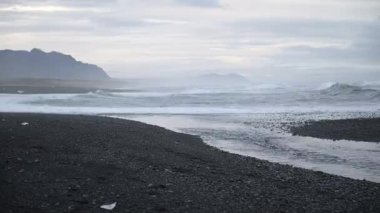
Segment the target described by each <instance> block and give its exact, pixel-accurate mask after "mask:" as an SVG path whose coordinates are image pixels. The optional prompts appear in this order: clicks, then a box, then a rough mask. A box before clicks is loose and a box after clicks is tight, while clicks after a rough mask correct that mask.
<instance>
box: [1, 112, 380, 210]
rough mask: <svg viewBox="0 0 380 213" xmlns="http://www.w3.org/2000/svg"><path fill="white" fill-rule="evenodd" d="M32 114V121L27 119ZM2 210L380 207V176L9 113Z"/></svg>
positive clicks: (155, 131) (97, 120) (113, 122)
mask: <svg viewBox="0 0 380 213" xmlns="http://www.w3.org/2000/svg"><path fill="white" fill-rule="evenodd" d="M23 122H28V124H26V125H21V124H22V123H23ZM0 143H1V146H0V147H1V148H0V159H1V161H0V164H1V170H0V209H1V212H106V210H102V209H100V206H101V205H103V204H106V203H112V202H117V206H116V208H115V209H114V210H113V211H112V212H152V211H153V212H154V211H157V212H165V211H167V212H380V184H378V183H372V182H368V181H359V180H353V179H349V178H344V177H339V176H334V175H328V174H325V173H322V172H313V171H309V170H305V169H299V168H293V167H291V166H285V165H279V164H274V163H269V162H267V161H262V160H257V159H254V158H249V157H243V156H239V155H234V154H229V153H225V152H222V151H219V150H217V149H215V148H212V147H210V146H207V145H206V144H204V143H203V142H202V141H201V139H199V138H198V137H195V136H190V135H185V134H180V133H175V132H172V131H168V130H165V129H163V128H160V127H156V126H151V125H147V124H143V123H139V122H133V121H126V120H119V119H112V118H103V117H92V116H78V115H48V114H46V115H42V114H0Z"/></svg>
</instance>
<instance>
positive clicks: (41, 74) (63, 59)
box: [0, 49, 110, 80]
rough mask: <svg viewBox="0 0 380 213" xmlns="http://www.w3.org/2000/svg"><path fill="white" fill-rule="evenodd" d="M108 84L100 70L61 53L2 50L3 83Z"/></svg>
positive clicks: (34, 50)
mask: <svg viewBox="0 0 380 213" xmlns="http://www.w3.org/2000/svg"><path fill="white" fill-rule="evenodd" d="M18 78H23V79H60V80H106V79H109V78H110V77H109V76H108V75H107V73H106V72H105V71H104V70H103V69H102V68H100V67H98V66H96V65H93V64H87V63H83V62H80V61H77V60H75V59H74V58H73V57H72V56H70V55H65V54H62V53H59V52H49V53H47V52H44V51H42V50H39V49H32V50H31V51H30V52H29V51H14V50H0V79H18Z"/></svg>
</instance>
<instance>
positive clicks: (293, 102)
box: [0, 84, 380, 182]
mask: <svg viewBox="0 0 380 213" xmlns="http://www.w3.org/2000/svg"><path fill="white" fill-rule="evenodd" d="M375 86H376V85H362V86H352V85H344V84H330V85H325V86H323V87H318V88H294V87H283V86H276V85H254V86H236V85H234V86H233V87H216V86H214V87H201V86H199V87H163V86H162V85H161V86H156V87H154V86H150V87H138V88H133V87H129V88H124V89H121V90H119V91H112V92H107V91H97V92H93V93H86V94H30V95H27V94H0V111H2V112H41V113H64V114H66V113H70V114H97V115H104V116H111V117H118V118H124V119H132V120H138V121H142V122H146V123H150V124H154V125H159V126H163V127H165V128H168V129H171V130H174V131H179V132H184V133H189V134H195V135H199V136H201V137H202V139H203V140H204V141H205V142H206V143H207V144H209V145H211V146H215V147H217V148H219V149H222V150H225V151H227V152H231V153H236V154H240V155H246V156H252V157H256V158H260V159H264V160H268V161H271V162H278V163H283V164H290V165H294V166H297V167H302V168H307V169H312V170H317V171H323V172H327V173H331V174H337V175H341V176H345V177H350V178H355V179H366V180H370V181H374V182H380V144H379V143H370V142H354V141H344V140H340V141H332V140H322V139H316V138H311V137H299V136H292V135H291V134H290V133H289V132H288V127H289V126H291V125H297V124H299V123H300V122H303V121H307V120H320V119H341V118H361V117H380V91H379V90H378V88H377V87H375Z"/></svg>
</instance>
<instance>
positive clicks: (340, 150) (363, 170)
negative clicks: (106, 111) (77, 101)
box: [113, 114, 380, 182]
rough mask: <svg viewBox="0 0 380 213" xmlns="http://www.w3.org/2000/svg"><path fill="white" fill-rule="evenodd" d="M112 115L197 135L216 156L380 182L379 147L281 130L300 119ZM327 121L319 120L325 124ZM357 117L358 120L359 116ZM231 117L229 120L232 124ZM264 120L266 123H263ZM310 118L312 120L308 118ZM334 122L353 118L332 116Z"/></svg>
mask: <svg viewBox="0 0 380 213" xmlns="http://www.w3.org/2000/svg"><path fill="white" fill-rule="evenodd" d="M283 116H284V115H279V114H266V115H262V114H246V115H239V116H237V115H213V116H209V115H170V116H168V115H113V117H118V118H126V119H132V120H137V121H141V122H145V123H149V124H153V125H158V126H162V127H165V128H167V129H171V130H174V131H179V132H183V133H188V134H194V135H200V136H201V137H202V139H203V140H204V141H205V142H206V143H207V144H209V145H211V146H214V147H217V148H219V149H221V150H224V151H227V152H231V153H235V154H240V155H245V156H251V157H256V158H260V159H264V160H268V161H271V162H278V163H282V164H290V165H294V166H297V167H301V168H306V169H312V170H316V171H323V172H327V173H330V174H336V175H341V176H345V177H350V178H355V179H366V180H369V181H374V182H380V143H371V142H357V141H347V140H339V141H332V140H326V139H317V138H311V137H300V136H292V135H291V134H289V133H287V131H286V129H285V126H286V125H288V124H290V123H291V122H295V121H302V120H303V119H305V115H298V116H297V115H292V116H291V115H287V116H286V117H292V118H293V119H291V120H292V121H289V120H288V121H286V123H285V122H284V119H281V118H282V117H283ZM326 116H327V115H322V114H321V115H319V118H320V119H321V118H325V117H326ZM361 116H363V115H361ZM232 117H233V118H232ZM265 117H266V118H267V119H265ZM314 117H318V116H316V115H314ZM335 117H336V118H343V117H355V116H354V114H350V115H340V116H338V115H336V116H335Z"/></svg>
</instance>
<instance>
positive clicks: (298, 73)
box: [0, 0, 380, 82]
mask: <svg viewBox="0 0 380 213" xmlns="http://www.w3.org/2000/svg"><path fill="white" fill-rule="evenodd" d="M0 17H1V19H0V49H28V50H29V49H32V48H34V47H37V48H40V49H42V50H45V51H52V50H55V51H60V52H64V53H67V54H71V55H73V56H74V57H75V58H77V59H79V60H81V61H85V62H89V63H95V64H98V65H99V66H101V67H103V68H104V69H105V70H106V71H107V72H108V73H109V74H110V75H111V76H113V77H123V78H128V77H146V76H172V75H182V76H186V75H194V74H199V73H210V72H213V73H230V72H236V73H240V74H243V75H245V76H248V77H250V78H252V79H255V80H258V81H321V82H323V81H338V80H340V81H354V80H367V81H374V80H380V1H379V0H1V1H0Z"/></svg>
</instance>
